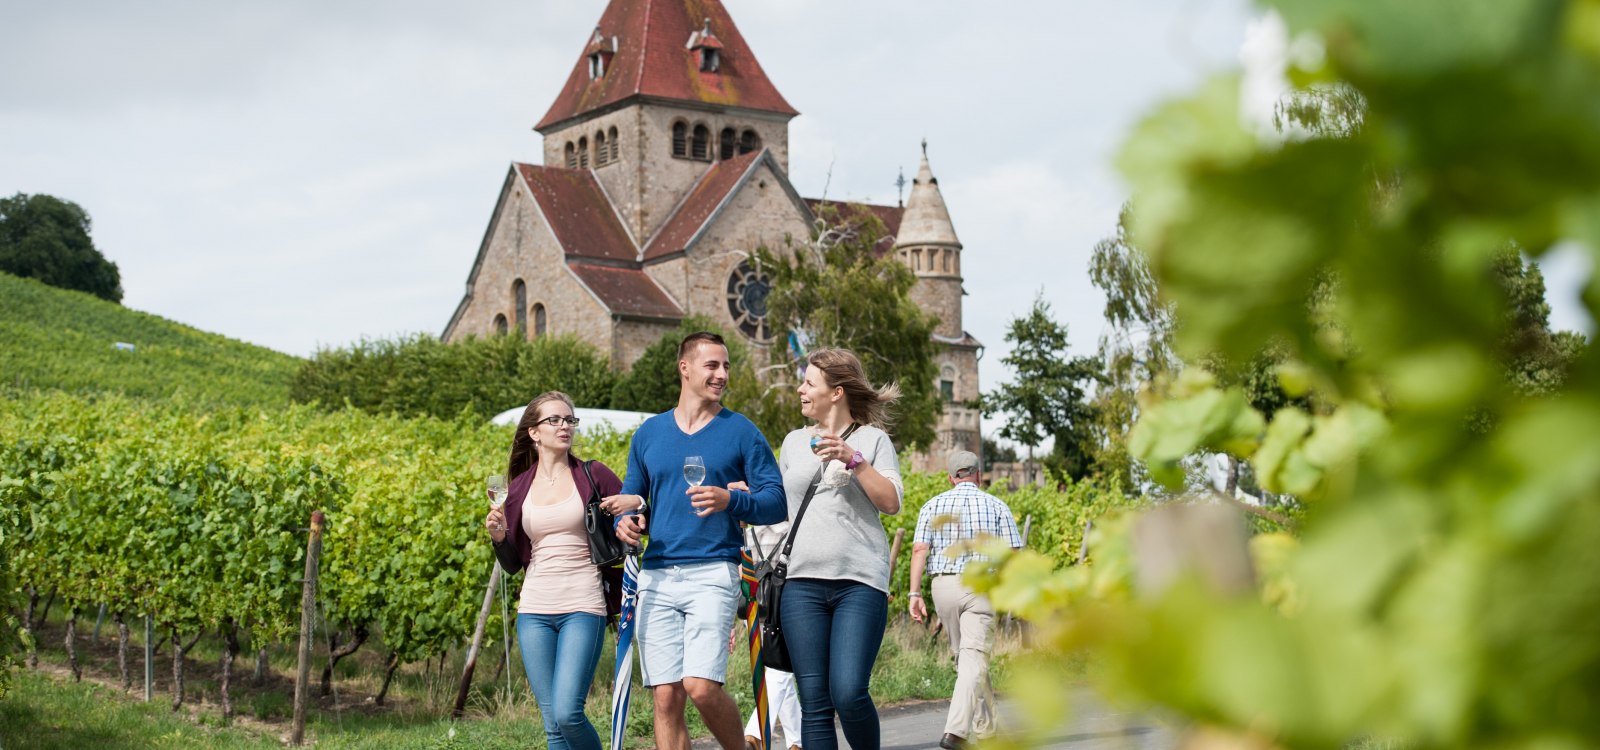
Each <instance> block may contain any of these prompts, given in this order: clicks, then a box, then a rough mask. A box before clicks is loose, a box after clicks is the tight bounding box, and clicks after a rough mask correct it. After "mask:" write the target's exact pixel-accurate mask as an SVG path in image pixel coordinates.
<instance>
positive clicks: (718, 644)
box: [634, 562, 740, 687]
mask: <svg viewBox="0 0 1600 750" xmlns="http://www.w3.org/2000/svg"><path fill="white" fill-rule="evenodd" d="M739 596H740V594H739V566H738V565H736V564H734V563H731V562H705V563H695V564H691V565H672V566H668V567H665V568H658V569H655V570H641V571H639V604H638V612H637V617H638V618H639V620H638V625H637V626H636V627H637V628H638V630H637V631H635V634H634V637H635V638H636V640H637V645H638V648H639V677H640V678H641V679H643V680H644V684H645V686H646V687H650V686H655V685H667V684H671V683H674V682H681V681H682V680H683V678H685V677H699V678H701V679H705V680H711V681H713V682H719V683H724V682H727V677H728V633H729V631H730V630H732V628H733V615H734V609H735V608H736V606H737V604H738V600H739Z"/></svg>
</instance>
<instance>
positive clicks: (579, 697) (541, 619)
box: [517, 612, 606, 750]
mask: <svg viewBox="0 0 1600 750" xmlns="http://www.w3.org/2000/svg"><path fill="white" fill-rule="evenodd" d="M605 629H606V620H605V618H604V617H601V616H600V615H592V614H588V613H586V612H570V613H568V614H564V615H529V614H519V615H517V645H518V646H519V647H521V649H522V668H523V669H524V670H526V671H527V673H528V684H529V685H530V686H532V687H533V697H534V699H535V700H537V701H538V702H539V715H540V717H541V718H543V719H544V733H545V735H546V736H547V737H548V738H549V743H550V750H569V748H570V750H601V747H600V734H599V733H598V732H596V731H595V729H594V725H592V724H590V723H589V717H587V716H585V715H584V714H583V702H584V700H585V699H586V698H587V697H588V696H589V684H590V683H591V682H593V681H594V670H595V666H596V665H598V664H599V663H600V636H601V635H602V634H603V633H605Z"/></svg>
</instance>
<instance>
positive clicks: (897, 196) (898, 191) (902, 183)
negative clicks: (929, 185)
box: [894, 167, 906, 208]
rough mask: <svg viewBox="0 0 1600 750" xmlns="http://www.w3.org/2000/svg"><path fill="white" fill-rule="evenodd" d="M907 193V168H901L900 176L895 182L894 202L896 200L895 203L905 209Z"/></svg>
mask: <svg viewBox="0 0 1600 750" xmlns="http://www.w3.org/2000/svg"><path fill="white" fill-rule="evenodd" d="M905 192H906V168H905V167H901V168H900V176H899V177H897V178H895V181H894V200H895V203H898V204H900V207H901V208H905V207H906V201H905Z"/></svg>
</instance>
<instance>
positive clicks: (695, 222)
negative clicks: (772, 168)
mask: <svg viewBox="0 0 1600 750" xmlns="http://www.w3.org/2000/svg"><path fill="white" fill-rule="evenodd" d="M761 154H762V152H760V151H753V152H751V153H748V154H740V155H738V156H735V157H733V158H732V159H728V160H726V161H719V162H717V163H716V164H713V165H711V168H710V169H708V170H706V173H705V174H703V175H701V176H700V181H699V182H697V183H695V185H694V187H693V188H691V189H690V190H689V194H688V195H686V196H684V199H683V202H682V203H679V204H678V210H677V211H675V212H673V214H672V216H670V217H668V218H667V221H666V223H665V224H662V225H661V229H659V230H657V231H656V236H655V237H654V238H652V239H651V240H650V244H649V245H646V246H645V248H644V259H645V260H647V261H648V260H653V259H655V258H659V257H661V256H663V255H668V254H671V253H675V252H677V251H679V250H683V249H684V248H685V247H687V246H688V244H689V240H691V239H693V238H694V235H695V233H696V232H698V231H700V227H702V226H705V223H706V220H707V219H710V218H711V213H712V212H713V211H716V210H717V206H720V205H722V200H723V199H724V198H726V197H727V196H728V193H729V192H730V191H732V190H733V188H734V187H735V186H737V185H738V184H739V178H741V177H743V176H744V173H745V172H746V171H748V170H749V169H750V165H751V164H753V163H755V161H756V160H757V159H759V158H761Z"/></svg>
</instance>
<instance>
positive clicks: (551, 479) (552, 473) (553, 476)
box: [545, 464, 561, 484]
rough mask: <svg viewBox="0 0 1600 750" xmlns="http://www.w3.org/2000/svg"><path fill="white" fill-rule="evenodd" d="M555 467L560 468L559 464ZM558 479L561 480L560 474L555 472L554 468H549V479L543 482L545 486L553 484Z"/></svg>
mask: <svg viewBox="0 0 1600 750" xmlns="http://www.w3.org/2000/svg"><path fill="white" fill-rule="evenodd" d="M556 466H560V464H557V465H556ZM560 478H561V472H559V471H556V469H555V467H551V469H550V477H549V478H548V479H546V480H545V482H546V483H547V484H555V483H556V480H557V479H560Z"/></svg>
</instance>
